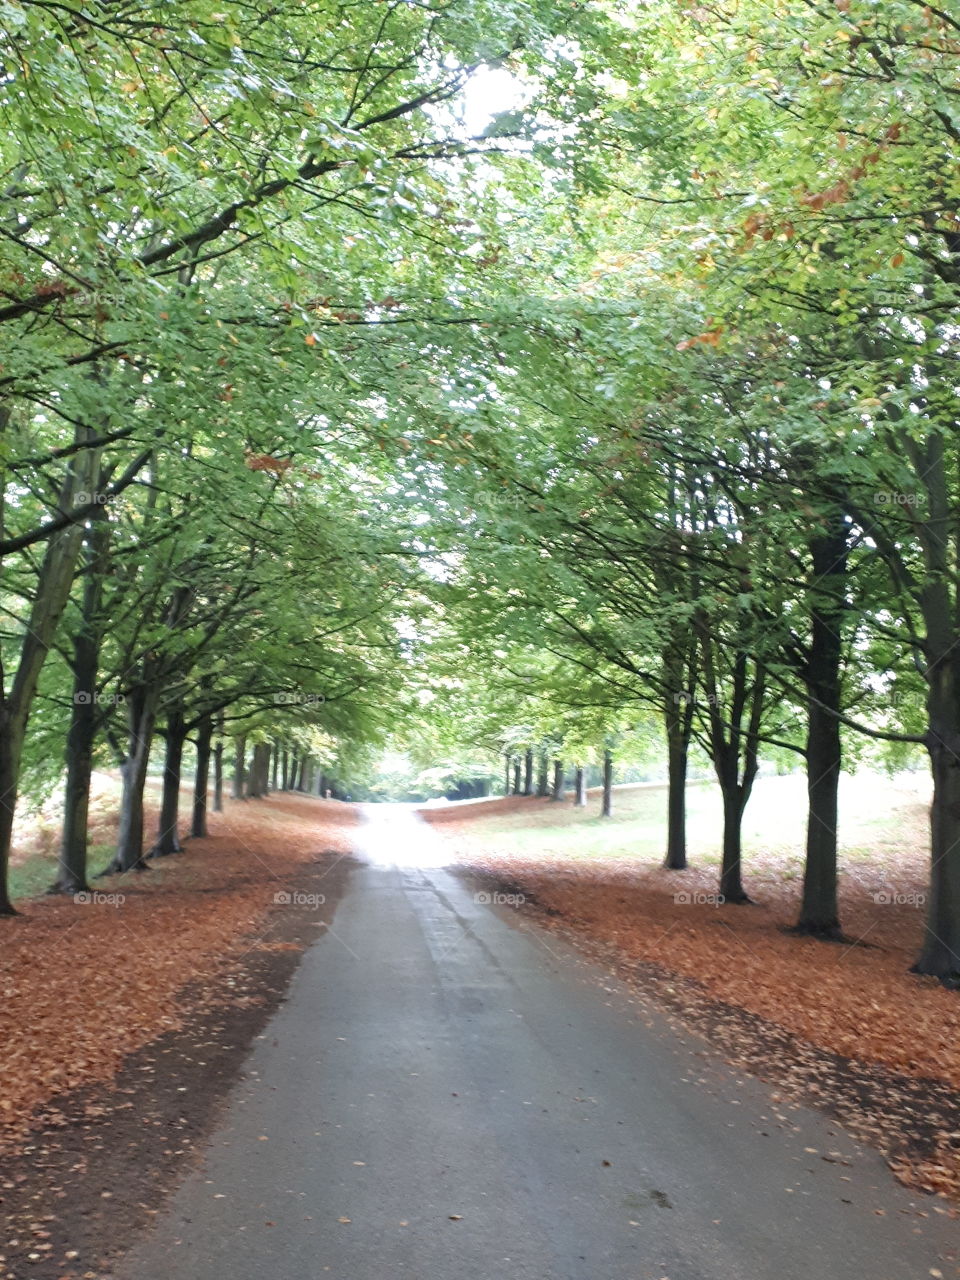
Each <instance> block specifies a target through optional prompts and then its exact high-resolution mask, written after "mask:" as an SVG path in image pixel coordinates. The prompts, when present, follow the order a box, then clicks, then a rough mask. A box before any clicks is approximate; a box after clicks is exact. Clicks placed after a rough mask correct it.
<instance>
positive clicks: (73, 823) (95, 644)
mask: <svg viewBox="0 0 960 1280" xmlns="http://www.w3.org/2000/svg"><path fill="white" fill-rule="evenodd" d="M109 536H110V530H109V526H108V525H107V523H106V521H105V519H104V513H103V509H102V508H100V509H99V510H98V511H97V512H95V513H94V515H93V517H91V524H90V532H89V533H88V535H87V555H86V577H85V579H84V584H83V599H82V602H81V606H80V622H79V625H78V626H77V630H76V632H75V633H74V636H73V646H72V647H73V654H72V659H71V663H70V665H71V667H72V668H73V705H72V707H71V710H70V728H69V729H68V731H67V749H66V765H67V777H66V782H65V785H64V797H63V825H62V828H61V833H60V860H59V869H58V872H57V878H56V881H55V883H54V885H53V892H54V893H83V892H89V886H88V884H87V822H88V817H89V810H90V779H91V777H92V775H93V748H94V743H95V741H96V736H97V718H98V717H97V704H96V702H95V700H94V691H95V690H96V687H97V671H98V668H99V661H100V643H101V637H102V629H103V622H102V619H101V616H100V615H101V604H102V597H103V581H104V576H105V573H106V560H107V543H108V540H109Z"/></svg>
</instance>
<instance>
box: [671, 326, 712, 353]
mask: <svg viewBox="0 0 960 1280" xmlns="http://www.w3.org/2000/svg"><path fill="white" fill-rule="evenodd" d="M722 337H723V325H722V324H718V325H715V326H714V327H713V328H712V329H707V331H706V332H705V333H698V334H697V335H696V337H693V338H684V340H683V342H678V343H677V350H678V351H689V350H690V348H691V347H696V346H707V347H715V346H717V345H718V344H719V342H720V339H721V338H722Z"/></svg>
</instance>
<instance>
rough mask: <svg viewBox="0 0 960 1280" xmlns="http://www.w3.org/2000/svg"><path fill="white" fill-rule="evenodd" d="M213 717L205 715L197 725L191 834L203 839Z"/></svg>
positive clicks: (205, 832)
mask: <svg viewBox="0 0 960 1280" xmlns="http://www.w3.org/2000/svg"><path fill="white" fill-rule="evenodd" d="M212 738H213V719H212V717H211V716H208V715H207V716H204V717H203V718H202V719H201V721H200V723H199V725H198V726H197V767H196V771H195V773H194V776H193V816H192V819H191V822H190V834H191V836H194V837H195V838H197V839H202V838H203V837H204V836H206V834H207V787H208V784H209V781H210V742H211V739H212Z"/></svg>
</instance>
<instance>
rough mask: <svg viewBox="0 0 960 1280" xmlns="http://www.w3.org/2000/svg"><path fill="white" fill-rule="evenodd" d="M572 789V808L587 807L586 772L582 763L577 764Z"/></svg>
mask: <svg viewBox="0 0 960 1280" xmlns="http://www.w3.org/2000/svg"><path fill="white" fill-rule="evenodd" d="M573 790H574V793H575V797H574V801H573V804H574V808H576V809H585V808H586V807H587V774H586V770H585V769H584V767H583V765H582V764H578V765H577V772H576V776H575V778H574V784H573Z"/></svg>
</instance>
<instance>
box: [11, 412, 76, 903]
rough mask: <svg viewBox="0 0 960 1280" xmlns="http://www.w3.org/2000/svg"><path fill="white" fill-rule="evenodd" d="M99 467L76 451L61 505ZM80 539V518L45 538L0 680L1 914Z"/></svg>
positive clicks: (64, 506) (69, 505) (72, 502)
mask: <svg viewBox="0 0 960 1280" xmlns="http://www.w3.org/2000/svg"><path fill="white" fill-rule="evenodd" d="M8 417H9V414H8V411H7V410H6V408H0V429H2V428H3V427H4V426H5V425H6V421H7V419H8ZM92 435H93V432H92V430H91V429H90V428H88V427H78V428H77V434H76V441H77V443H82V442H83V441H84V440H89V439H90V438H91V436H92ZM99 470H100V464H99V451H98V450H95V449H83V450H81V451H80V453H78V454H76V455H75V456H74V459H73V460H72V461H71V462H70V463H69V464H68V469H67V475H66V478H65V480H64V483H63V487H62V489H61V492H60V497H59V506H60V509H61V510H62V511H68V510H70V509H71V508H72V507H73V506H74V505H75V495H76V494H78V493H80V492H81V491H84V490H86V491H88V492H89V491H93V490H95V489H96V488H97V477H98V476H99ZM82 541H83V526H82V525H81V524H73V525H67V527H66V528H65V529H61V530H59V531H58V532H57V533H55V534H53V535H52V536H51V537H50V538H49V539H48V541H47V546H46V550H45V552H44V555H43V560H42V561H41V563H40V569H39V572H38V575H37V585H36V590H35V593H34V596H33V603H32V604H31V607H30V615H29V618H28V619H27V622H26V626H25V627H24V630H23V639H22V641H21V643H20V655H19V659H18V661H17V667H16V672H15V674H14V677H13V683H12V685H11V688H10V693H9V695H7V694H6V692H5V689H4V688H3V686H2V685H0V915H14V914H16V913H15V911H14V908H13V904H12V903H11V901H10V896H9V882H8V875H9V865H10V842H11V840H12V838H13V817H14V811H15V809H16V803H17V791H18V789H19V784H20V763H21V758H22V755H23V743H24V738H25V737H26V731H27V721H28V719H29V717H30V710H31V708H32V706H33V699H34V696H35V695H36V691H37V682H38V680H39V679H40V672H41V670H42V669H43V664H44V662H45V661H46V657H47V653H48V652H49V650H50V646H51V644H52V643H53V639H54V636H55V634H56V630H57V626H58V624H59V622H60V618H61V617H62V615H63V611H64V609H65V608H66V605H67V600H68V599H69V597H70V588H71V587H72V585H73V578H74V573H75V572H76V567H77V560H78V558H79V555H80V549H81V545H82Z"/></svg>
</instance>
